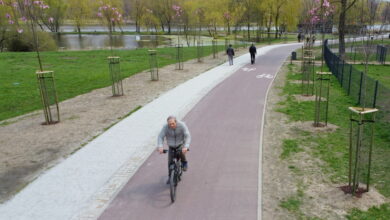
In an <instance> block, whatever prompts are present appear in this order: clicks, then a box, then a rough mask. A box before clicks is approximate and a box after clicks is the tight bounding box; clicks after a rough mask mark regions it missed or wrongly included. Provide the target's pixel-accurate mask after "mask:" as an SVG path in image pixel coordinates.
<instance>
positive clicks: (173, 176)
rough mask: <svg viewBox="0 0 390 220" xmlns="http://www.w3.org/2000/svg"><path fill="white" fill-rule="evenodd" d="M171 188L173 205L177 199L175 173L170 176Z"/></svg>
mask: <svg viewBox="0 0 390 220" xmlns="http://www.w3.org/2000/svg"><path fill="white" fill-rule="evenodd" d="M169 186H170V194H171V201H172V203H174V202H175V199H176V186H177V184H176V175H175V173H174V172H172V173H171V176H169Z"/></svg>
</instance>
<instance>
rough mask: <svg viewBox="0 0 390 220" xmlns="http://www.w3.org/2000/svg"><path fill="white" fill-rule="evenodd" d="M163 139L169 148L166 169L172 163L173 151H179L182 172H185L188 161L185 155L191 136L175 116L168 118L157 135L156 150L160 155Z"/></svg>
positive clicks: (184, 125)
mask: <svg viewBox="0 0 390 220" xmlns="http://www.w3.org/2000/svg"><path fill="white" fill-rule="evenodd" d="M164 138H166V140H167V144H168V146H169V153H168V168H169V165H170V164H171V162H172V161H173V149H178V150H180V151H181V152H180V159H181V162H182V164H183V171H187V168H188V161H187V159H186V156H185V154H186V153H187V151H188V149H189V147H190V143H191V135H190V132H189V130H188V128H187V126H186V124H185V123H184V122H182V121H178V120H177V119H176V117H175V116H169V117H168V119H167V124H166V125H164V126H163V128H162V129H161V131H160V134H159V135H158V140H157V146H158V148H157V150H158V152H159V153H160V154H162V153H163V150H164V148H163V143H164ZM183 145H184V146H183Z"/></svg>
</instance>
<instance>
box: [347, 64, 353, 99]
mask: <svg viewBox="0 0 390 220" xmlns="http://www.w3.org/2000/svg"><path fill="white" fill-rule="evenodd" d="M349 67H350V68H349V82H348V95H350V94H351V81H352V65H349Z"/></svg>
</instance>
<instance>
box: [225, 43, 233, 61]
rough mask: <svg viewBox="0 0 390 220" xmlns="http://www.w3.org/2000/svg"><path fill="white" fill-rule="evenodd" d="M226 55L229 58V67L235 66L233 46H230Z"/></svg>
mask: <svg viewBox="0 0 390 220" xmlns="http://www.w3.org/2000/svg"><path fill="white" fill-rule="evenodd" d="M226 54H227V55H228V58H229V65H230V66H231V65H233V57H234V49H233V48H232V45H231V44H229V47H228V49H227V50H226Z"/></svg>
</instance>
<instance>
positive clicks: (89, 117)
mask: <svg viewBox="0 0 390 220" xmlns="http://www.w3.org/2000/svg"><path fill="white" fill-rule="evenodd" d="M246 52H247V51H246V50H241V51H240V52H238V53H237V55H240V54H244V53H246ZM63 59H69V60H72V59H73V57H63ZM223 62H226V56H224V54H222V53H220V54H219V56H218V58H216V59H213V58H212V55H211V56H208V57H204V58H203V62H200V63H199V62H197V60H196V59H195V60H190V61H187V62H184V70H175V65H169V66H166V67H164V68H160V69H159V78H160V80H159V81H151V77H150V72H147V71H145V72H142V73H139V74H136V75H133V76H131V77H129V78H126V79H124V80H123V88H124V94H125V95H124V96H121V97H112V90H111V87H106V88H102V89H97V90H94V91H92V92H90V93H87V94H84V95H79V96H77V97H75V98H72V99H69V100H66V101H63V102H61V103H60V116H61V122H60V123H58V124H55V125H50V126H47V125H46V126H44V125H41V123H42V122H43V121H44V117H43V113H42V111H35V112H32V113H29V114H26V115H22V116H19V117H15V118H12V119H9V120H5V121H2V122H0V161H1V163H0V182H1V184H0V202H4V201H6V200H7V199H9V198H10V197H11V196H12V195H14V194H15V192H17V191H19V190H20V189H21V188H23V187H24V186H25V185H26V184H28V183H29V182H31V181H32V180H33V179H34V178H35V177H36V176H38V175H39V174H40V173H42V172H43V171H44V170H46V169H47V168H49V167H52V166H54V165H55V164H57V163H59V162H60V161H61V160H62V159H63V158H66V157H68V156H69V155H71V154H72V153H74V152H75V151H77V150H78V149H80V148H82V146H84V145H85V144H86V143H88V142H89V141H91V140H92V139H94V138H95V137H97V136H98V135H100V134H101V133H103V132H104V131H105V130H106V129H107V128H109V127H110V126H112V125H113V124H115V123H117V122H118V121H120V120H121V119H122V118H123V117H124V116H126V115H128V114H129V112H131V111H132V110H134V109H137V108H139V106H144V105H146V104H147V103H149V102H151V101H152V100H154V99H155V98H157V97H159V96H160V95H161V94H163V93H165V92H167V91H168V90H170V89H172V88H174V87H176V86H177V85H179V84H181V83H183V82H185V81H187V80H189V79H191V78H193V77H195V76H197V75H199V74H201V73H203V72H205V71H206V70H208V69H210V68H212V67H215V66H217V65H219V64H221V63H223ZM107 69H108V67H107ZM107 78H108V73H107ZM91 83H93V82H91ZM59 95H61V94H59Z"/></svg>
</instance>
